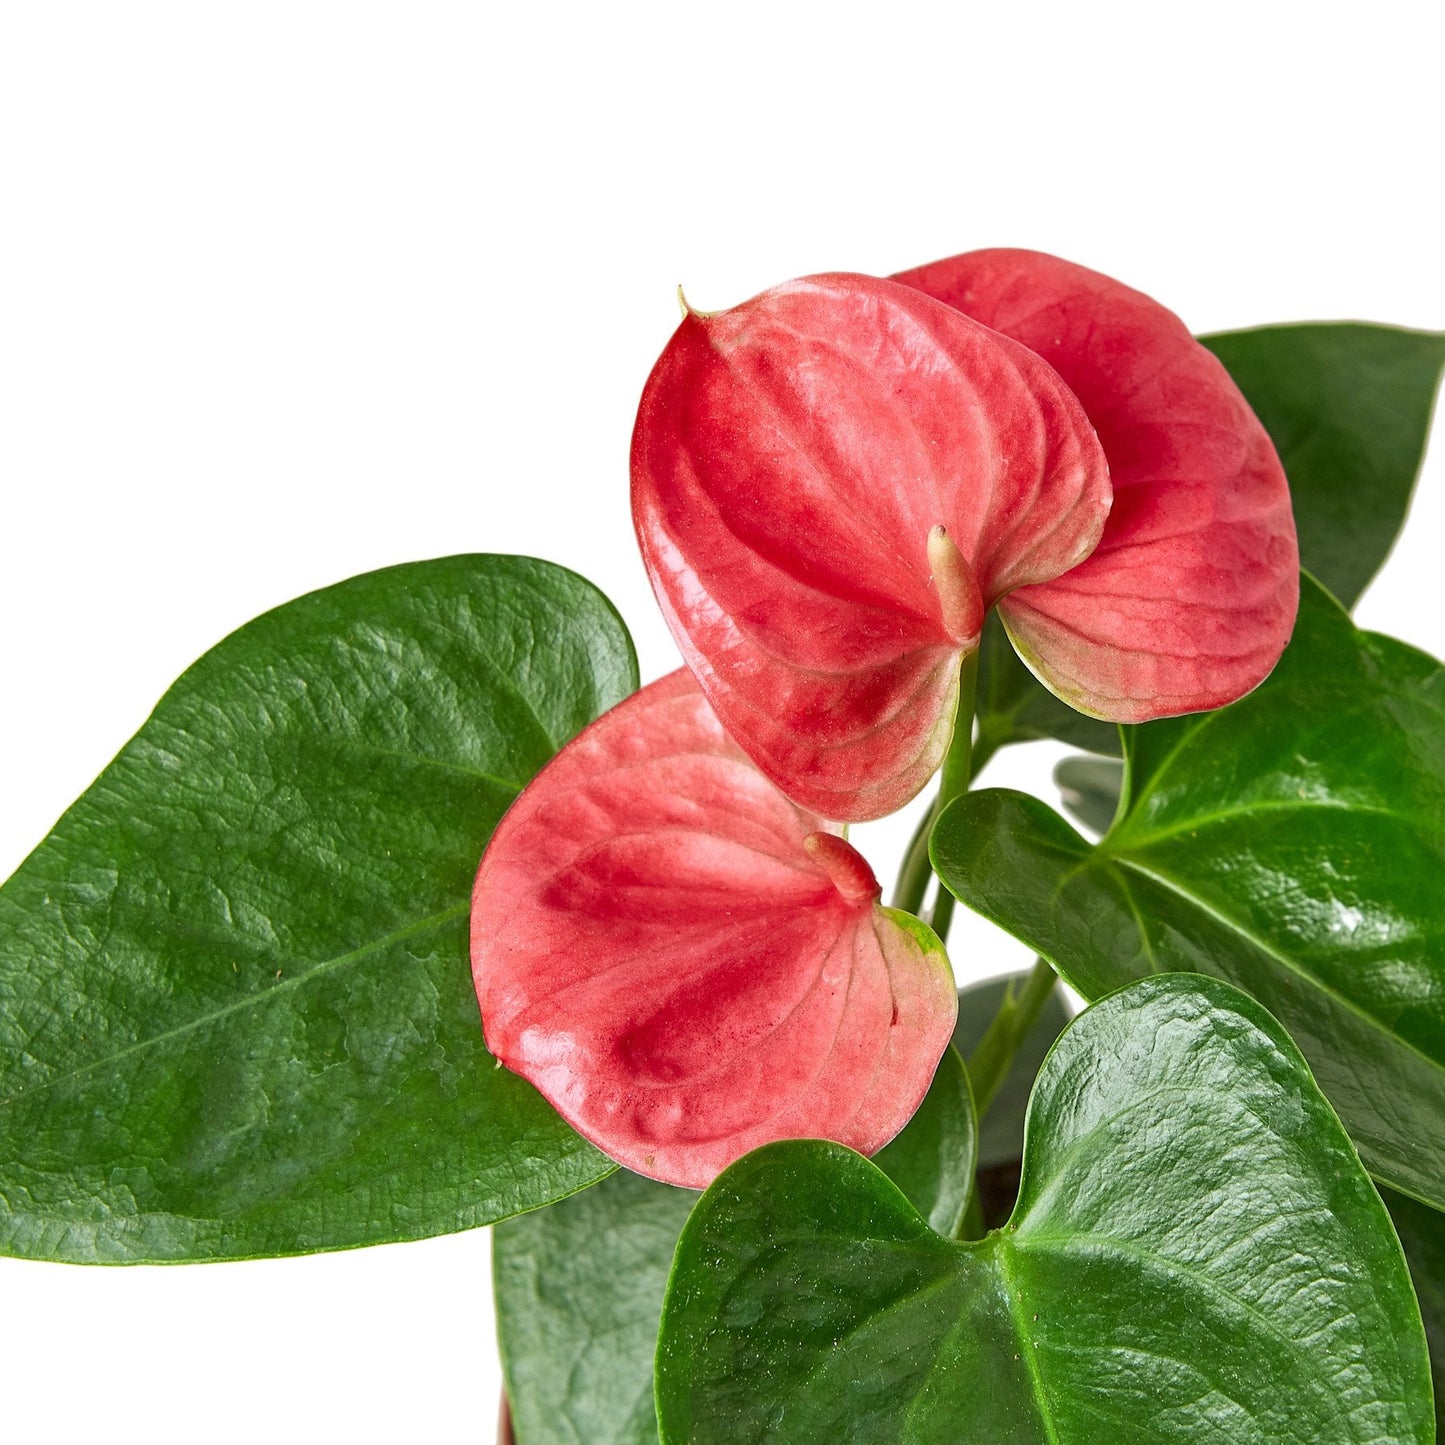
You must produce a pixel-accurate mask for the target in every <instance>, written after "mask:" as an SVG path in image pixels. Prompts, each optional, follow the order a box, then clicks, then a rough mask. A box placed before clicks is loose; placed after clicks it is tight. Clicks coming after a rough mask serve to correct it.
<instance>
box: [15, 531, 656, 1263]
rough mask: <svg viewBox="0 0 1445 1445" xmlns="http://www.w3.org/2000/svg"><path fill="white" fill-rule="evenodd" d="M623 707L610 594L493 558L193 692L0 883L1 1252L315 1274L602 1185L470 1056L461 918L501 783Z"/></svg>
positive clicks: (154, 721)
mask: <svg viewBox="0 0 1445 1445" xmlns="http://www.w3.org/2000/svg"><path fill="white" fill-rule="evenodd" d="M635 685H636V663H635V660H634V657H633V653H632V645H631V642H630V641H629V639H628V637H627V633H626V629H625V628H624V627H623V626H622V623H621V621H620V620H619V619H618V617H617V615H616V613H615V612H614V611H613V610H612V608H611V606H610V605H609V604H608V602H607V601H606V599H605V598H603V597H602V596H601V594H600V593H598V592H597V591H596V590H595V589H594V588H592V587H591V586H590V585H589V584H588V583H586V582H584V581H583V580H582V579H581V578H579V577H576V576H574V575H572V574H571V573H569V572H564V571H562V570H561V569H560V568H557V567H553V566H550V565H548V564H546V563H543V562H534V561H530V560H527V559H524V558H507V557H453V558H448V559H444V560H441V561H435V562H422V563H416V564H414V565H411V566H405V567H394V568H390V569H388V570H386V571H382V572H374V573H371V574H369V575H367V576H364V577H357V578H354V579H352V580H351V581H349V582H343V583H341V584H340V585H339V586H336V587H330V588H327V589H326V590H325V591H322V592H316V593H312V594H311V595H310V596H308V597H303V598H301V599H300V600H299V601H296V602H292V603H290V604H289V605H287V606H285V607H281V608H278V609H277V610H276V611H274V612H270V613H267V614H266V615H265V616H263V617H261V618H258V619H257V620H256V621H254V622H252V623H250V624H249V625H248V626H246V627H243V628H242V629H241V630H240V631H239V632H236V633H234V634H233V635H232V636H231V637H229V638H227V639H226V640H225V641H224V642H222V643H221V644H220V646H218V647H217V648H215V649H214V650H213V651H211V652H209V653H208V654H207V655H206V656H205V657H203V658H202V659H201V660H200V661H199V662H197V663H196V664H195V665H194V666H193V667H192V668H190V669H189V671H187V672H186V673H185V674H184V675H183V676H182V677H181V679H180V680H179V681H178V682H177V683H176V684H175V685H174V686H173V687H172V688H171V690H170V691H169V692H168V693H167V694H166V696H165V697H164V698H163V699H162V700H161V702H160V704H159V706H158V707H157V708H156V711H155V713H154V714H153V715H152V717H151V718H150V720H149V721H148V722H147V723H146V724H145V726H144V727H142V728H141V730H140V732H139V733H137V734H136V736H135V737H134V738H132V739H131V741H130V742H129V743H128V744H127V745H126V746H125V748H124V749H123V750H122V752H121V753H120V755H119V757H117V758H116V760H115V761H114V762H113V763H112V764H111V765H110V766H109V767H108V768H107V769H106V770H105V772H104V773H102V774H101V776H100V777H99V778H98V779H97V780H96V782H95V783H94V784H93V785H92V786H91V787H90V789H89V790H88V791H87V792H86V793H85V794H84V795H83V796H82V797H81V798H80V800H79V801H78V802H77V803H75V804H74V806H73V807H71V808H70V810H69V811H68V812H67V813H66V814H65V816H64V817H63V818H62V819H61V820H60V822H59V823H58V824H57V825H56V827H55V830H54V831H53V832H52V833H51V835H50V836H49V837H48V838H47V839H46V840H45V841H44V842H43V843H42V844H41V845H40V847H39V848H37V849H36V851H35V852H34V853H33V854H32V855H31V856H30V857H29V858H28V859H27V860H26V862H25V863H24V864H23V865H22V866H21V867H20V869H19V871H18V872H17V873H16V874H15V876H14V877H13V878H11V879H10V881H9V882H8V883H6V884H5V886H4V888H3V889H0V1251H3V1252H5V1253H10V1254H18V1255H26V1256H30V1257H34V1258H43V1259H64V1260H74V1261H80V1262H131V1261H139V1260H187V1259H223V1258H231V1257H237V1256H247V1255H264V1254H290V1253H298V1252H302V1251H309V1250H320V1249H339V1248H344V1247H347V1246H351V1245H359V1244H374V1243H378V1242H380V1241H383V1240H396V1239H415V1238H418V1237H421V1236H424V1235H430V1234H438V1233H441V1232H444V1231H447V1230H456V1229H465V1228H468V1227H470V1226H473V1225H478V1224H485V1223H488V1222H490V1221H492V1220H495V1219H498V1218H501V1217H503V1216H506V1215H509V1214H514V1213H516V1212H517V1211H519V1210H523V1209H528V1208H532V1207H534V1206H536V1205H538V1204H541V1203H544V1202H546V1201H548V1200H551V1199H555V1198H558V1197H560V1196H562V1195H566V1194H569V1193H571V1192H572V1191H574V1190H576V1189H580V1188H582V1187H584V1186H585V1185H588V1184H591V1183H593V1182H594V1181H596V1180H597V1179H599V1178H601V1177H602V1176H603V1175H605V1174H607V1173H608V1172H610V1170H611V1168H612V1165H611V1164H610V1163H609V1161H608V1160H606V1159H605V1158H604V1157H603V1156H602V1155H601V1154H599V1153H598V1152H597V1151H596V1150H594V1149H593V1148H592V1147H591V1146H590V1145H588V1144H585V1143H584V1142H583V1141H582V1140H581V1139H579V1138H578V1137H577V1136H576V1135H575V1134H574V1133H573V1132H572V1131H571V1130H570V1129H568V1128H567V1127H566V1126H565V1125H564V1124H563V1123H562V1122H561V1120H559V1119H558V1118H557V1116H556V1114H555V1113H554V1112H553V1110H552V1109H551V1108H550V1107H549V1106H548V1105H547V1104H546V1103H545V1102H544V1101H543V1100H542V1099H541V1097H540V1096H539V1095H538V1094H537V1093H536V1092H535V1091H534V1090H533V1089H532V1088H531V1086H530V1085H528V1084H526V1083H524V1082H523V1081H522V1080H520V1079H518V1078H515V1077H514V1076H512V1075H511V1074H508V1073H506V1072H504V1071H502V1070H500V1069H499V1068H498V1067H497V1066H496V1064H495V1062H494V1061H493V1060H492V1058H491V1057H490V1055H489V1054H488V1053H487V1052H486V1050H485V1048H484V1047H483V1044H482V1032H481V1025H480V1020H479V1018H478V1014H477V1004H476V997H475V994H474V993H473V991H472V985H471V975H470V967H469V961H468V946H467V912H468V898H469V894H470V888H471V882H472V878H473V875H474V873H475V871H476V866H477V860H478V857H479V856H480V854H481V851H482V846H483V845H484V844H485V842H486V840H487V838H488V836H489V835H490V834H491V831H492V828H493V827H494V826H495V825H496V822H497V820H498V819H499V818H500V817H501V815H502V813H503V811H504V810H505V809H506V807H507V806H508V804H509V803H510V802H511V800H512V799H513V798H514V797H515V796H516V794H517V792H518V790H519V789H520V788H521V786H522V785H523V784H524V783H525V782H526V781H527V780H528V779H529V778H530V777H531V776H532V774H533V773H535V772H536V771H537V769H538V768H539V767H541V765H542V764H543V763H545V762H546V761H547V759H548V758H550V757H551V756H552V754H553V752H555V751H556V749H557V748H558V747H560V746H561V745H562V743H564V742H565V741H566V740H567V739H568V738H570V737H571V736H572V735H573V734H574V733H575V732H576V731H577V730H578V729H579V728H581V727H582V726H583V725H584V724H585V723H586V722H588V721H589V720H590V719H591V718H592V717H593V716H594V715H595V714H596V713H598V712H600V711H602V710H603V709H604V708H606V707H609V706H610V705H612V704H613V703H615V702H617V701H618V700H619V699H620V698H622V697H623V696H624V695H626V694H627V693H628V692H629V691H631V690H632V689H633V688H634V687H635Z"/></svg>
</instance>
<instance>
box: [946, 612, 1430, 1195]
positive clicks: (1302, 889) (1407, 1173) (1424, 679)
mask: <svg viewBox="0 0 1445 1445" xmlns="http://www.w3.org/2000/svg"><path fill="white" fill-rule="evenodd" d="M1127 739H1128V775H1127V780H1126V801H1125V809H1124V812H1123V815H1122V816H1121V817H1120V818H1119V819H1118V820H1117V821H1116V822H1115V824H1114V827H1113V828H1112V829H1111V831H1110V832H1109V833H1108V834H1107V835H1106V836H1105V838H1104V839H1103V840H1102V841H1101V842H1100V843H1099V844H1098V845H1096V846H1091V845H1090V844H1089V843H1088V842H1086V841H1085V840H1084V839H1083V838H1081V837H1080V836H1079V835H1078V834H1077V833H1075V832H1074V831H1073V829H1071V828H1070V827H1069V826H1068V825H1067V824H1066V823H1065V822H1064V821H1063V819H1062V818H1060V817H1059V816H1058V815H1057V814H1056V813H1054V812H1053V811H1052V810H1051V809H1049V808H1047V807H1046V806H1045V805H1044V804H1042V803H1040V802H1038V801H1037V800H1036V799H1032V798H1026V797H1024V796H1023V795H1021V794H1016V793H1009V792H1000V791H984V792H979V793H974V794H970V795H969V796H967V797H965V798H962V799H960V800H959V801H958V802H957V803H955V804H954V805H953V806H952V807H951V808H950V809H949V810H948V812H947V813H945V814H944V816H943V817H942V818H941V819H940V820H939V823H938V826H937V828H936V829H935V831H934V835H933V849H934V853H933V857H934V864H935V866H936V867H937V868H938V869H939V871H940V874H941V875H942V877H943V878H944V879H945V881H946V882H947V884H948V886H949V887H950V888H951V889H952V890H953V892H954V893H955V894H957V895H958V897H959V898H961V899H962V900H963V901H964V902H965V903H967V904H969V905H970V906H971V907H973V908H975V909H976V910H977V911H978V912H980V913H982V914H984V915H985V916H986V917H989V918H991V919H993V920H994V921H995V922H996V923H999V924H1000V925H1002V926H1003V927H1004V928H1006V929H1008V930H1009V931H1010V932H1012V933H1014V934H1016V935H1017V936H1018V937H1020V938H1022V939H1023V940H1025V941H1026V942H1027V943H1028V944H1029V945H1030V947H1032V948H1034V949H1036V950H1037V951H1038V952H1040V953H1042V954H1043V955H1044V956H1045V957H1046V958H1048V959H1049V960H1050V961H1051V962H1052V963H1053V964H1054V965H1055V966H1056V967H1057V968H1058V970H1059V971H1060V973H1062V974H1063V976H1064V977H1065V978H1066V979H1067V980H1068V982H1069V983H1071V984H1072V985H1073V986H1074V987H1075V988H1076V989H1078V990H1079V992H1080V993H1082V994H1083V995H1084V996H1085V997H1086V998H1097V997H1099V996H1100V995H1101V994H1103V993H1107V992H1108V991H1110V990H1111V989H1114V988H1117V987H1118V986H1119V985H1121V984H1123V983H1125V982H1127V981H1128V980H1130V979H1132V978H1138V977H1140V976H1142V975H1144V974H1148V973H1153V972H1157V971H1161V970H1166V969H1191V970H1196V971H1198V972H1201V973H1212V974H1216V975H1219V976H1221V977H1224V978H1227V979H1229V980H1230V981H1231V982H1233V983H1235V984H1237V985H1239V986H1240V987H1242V988H1244V989H1246V990H1247V991H1248V992H1250V993H1252V994H1253V995H1254V996H1255V997H1256V998H1258V999H1259V1000H1260V1001H1261V1002H1262V1003H1263V1004H1264V1005H1265V1006H1266V1007H1267V1008H1269V1009H1270V1010H1271V1011H1272V1012H1273V1013H1274V1014H1275V1015H1276V1016H1277V1017H1278V1018H1279V1019H1280V1020H1281V1021H1282V1022H1283V1023H1284V1024H1285V1026H1286V1027H1287V1028H1288V1029H1289V1031H1290V1033H1291V1034H1292V1035H1293V1037H1294V1038H1295V1039H1296V1040H1297V1041H1298V1043H1299V1045H1300V1048H1301V1049H1303V1051H1304V1054H1305V1057H1306V1058H1308V1059H1309V1061H1310V1064H1311V1066H1312V1067H1313V1068H1314V1070H1315V1074H1316V1077H1317V1078H1318V1079H1319V1081H1320V1084H1321V1086H1322V1087H1323V1089H1324V1090H1325V1093H1326V1094H1328V1095H1329V1097H1330V1099H1331V1101H1332V1102H1333V1104H1334V1106H1335V1108H1336V1109H1338V1110H1339V1112H1340V1116H1341V1117H1342V1118H1343V1119H1344V1121H1345V1124H1346V1126H1347V1127H1348V1128H1349V1130H1350V1132H1351V1134H1352V1135H1353V1136H1354V1139H1355V1142H1356V1144H1357V1145H1358V1146H1359V1149H1360V1153H1361V1155H1362V1156H1363V1158H1364V1160H1365V1162H1366V1164H1368V1165H1369V1167H1370V1169H1371V1170H1372V1171H1373V1172H1374V1173H1375V1175H1376V1176H1377V1177H1378V1178H1380V1179H1381V1180H1383V1181H1385V1182H1387V1183H1390V1184H1393V1185H1394V1186H1396V1187H1397V1188H1399V1189H1402V1190H1404V1191H1405V1192H1406V1193H1409V1194H1413V1195H1416V1196H1418V1197H1420V1198H1422V1199H1425V1200H1428V1201H1431V1202H1433V1203H1436V1204H1440V1205H1445V1130H1442V1129H1441V1127H1440V1121H1441V1120H1442V1119H1445V891H1442V889H1441V879H1442V878H1445V669H1442V667H1441V665H1440V664H1439V663H1438V662H1436V661H1435V660H1434V659H1433V658H1430V657H1427V656H1426V655H1425V654H1423V653H1421V652H1417V651H1416V650H1415V649H1413V648H1410V647H1407V646H1405V645H1404V644H1403V643H1400V642H1396V641H1394V640H1393V639H1391V638H1388V637H1380V636H1377V635H1373V634H1370V633H1363V632H1358V631H1356V629H1355V628H1354V627H1353V626H1352V625H1351V623H1350V620H1349V618H1348V616H1347V615H1346V614H1345V613H1344V612H1343V610H1341V608H1340V607H1339V606H1338V605H1337V604H1336V603H1335V602H1334V601H1333V599H1331V598H1330V597H1329V596H1328V594H1326V593H1325V592H1324V591H1323V589H1321V588H1320V587H1319V586H1318V585H1316V584H1313V583H1308V584H1307V585H1306V587H1305V589H1304V594H1303V597H1302V601H1301V607H1300V618H1299V623H1298V625H1297V627H1296V630H1295V637H1294V641H1293V642H1292V643H1291V644H1290V646H1289V648H1288V650H1287V651H1286V652H1285V655H1284V658H1283V660H1282V661H1281V662H1280V665H1279V666H1278V668H1276V670H1275V672H1274V674H1273V675H1272V676H1271V677H1270V679H1269V680H1268V681H1267V682H1266V683H1265V684H1264V685H1263V686H1262V687H1260V688H1258V689H1257V690H1256V691H1255V692H1253V693H1251V694H1250V696H1248V697H1247V698H1244V699H1242V700H1241V701H1240V702H1237V703H1235V704H1234V705H1233V706H1231V707H1228V708H1223V709H1221V710H1219V711H1218V712H1214V713H1207V714H1199V715H1195V716H1193V717H1187V718H1175V719H1170V720H1168V721H1166V722H1159V723H1150V724H1148V725H1147V726H1144V727H1140V728H1133V729H1129V730H1128V732H1127Z"/></svg>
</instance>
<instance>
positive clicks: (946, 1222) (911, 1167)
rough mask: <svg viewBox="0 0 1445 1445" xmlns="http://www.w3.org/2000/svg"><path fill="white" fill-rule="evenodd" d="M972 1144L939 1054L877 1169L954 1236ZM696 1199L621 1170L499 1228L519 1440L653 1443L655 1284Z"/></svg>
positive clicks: (963, 1100)
mask: <svg viewBox="0 0 1445 1445" xmlns="http://www.w3.org/2000/svg"><path fill="white" fill-rule="evenodd" d="M975 1138H976V1133H975V1127H974V1118H973V1100H972V1097H971V1095H970V1094H969V1091H968V1075H967V1073H966V1072H965V1071H964V1067H963V1060H962V1059H960V1058H959V1056H958V1055H957V1053H955V1052H954V1050H953V1049H949V1050H947V1051H946V1052H945V1054H944V1056H943V1059H942V1061H941V1062H940V1063H939V1067H938V1072H937V1074H935V1075H934V1079H933V1084H932V1086H931V1087H930V1089H929V1091H928V1093H927V1095H925V1097H924V1100H923V1103H922V1104H921V1105H920V1106H919V1109H918V1112H917V1113H916V1114H915V1115H914V1116H913V1118H912V1120H910V1122H909V1123H908V1125H907V1127H905V1128H904V1130H903V1132H902V1133H901V1134H899V1135H898V1137H897V1138H896V1139H894V1140H893V1142H892V1143H891V1144H888V1145H886V1146H885V1147H884V1148H883V1149H882V1150H880V1151H879V1153H878V1155H877V1156H876V1163H877V1165H878V1166H879V1167H880V1168H881V1169H882V1170H883V1171H884V1172H885V1173H886V1174H887V1175H888V1177H889V1178H891V1179H892V1180H893V1182H894V1184H895V1185H896V1187H897V1188H899V1189H900V1190H902V1192H903V1194H904V1197H905V1198H907V1199H908V1200H909V1201H910V1202H911V1203H912V1205H913V1206H914V1208H915V1209H917V1210H919V1211H920V1213H922V1214H923V1215H924V1217H925V1218H927V1219H928V1221H929V1222H930V1223H931V1224H932V1226H933V1228H935V1229H937V1230H939V1231H940V1232H941V1233H944V1234H952V1233H953V1232H954V1231H955V1230H956V1229H957V1228H958V1226H959V1225H960V1223H961V1222H962V1220H963V1213H964V1208H965V1206H966V1205H967V1203H968V1189H969V1184H970V1181H971V1180H972V1178H973V1161H974V1148H975ZM697 1198H698V1196H697V1195H696V1194H694V1193H692V1192H690V1191H688V1190H683V1189H674V1188H672V1187H671V1186H670V1185H666V1184H657V1183H655V1182H653V1181H652V1180H650V1179H643V1178H641V1177H639V1176H638V1175H636V1174H630V1173H628V1172H627V1171H626V1170H619V1171H618V1173H617V1174H615V1175H614V1176H613V1177H612V1178H611V1179H607V1180H604V1181H603V1182H602V1183H601V1184H599V1185H598V1186H597V1187H596V1188H595V1189H588V1190H586V1191H585V1192H583V1193H581V1194H576V1195H574V1196H573V1197H572V1198H570V1199H564V1200H563V1201H562V1202H561V1203H560V1204H556V1205H553V1206H552V1207H551V1208H550V1209H539V1210H537V1211H536V1212H535V1213H532V1214H526V1215H523V1216H522V1217H521V1218H520V1219H512V1220H508V1221H507V1222H506V1223H504V1224H499V1225H498V1226H497V1228H496V1229H495V1231H494V1232H493V1235H492V1269H493V1279H494V1281H495V1285H496V1293H497V1329H498V1334H499V1336H500V1340H501V1347H502V1363H503V1368H504V1370H505V1372H506V1380H507V1394H508V1398H509V1399H510V1400H511V1402H512V1413H513V1417H514V1420H515V1424H516V1431H517V1438H518V1440H520V1441H522V1442H523V1445H647V1442H653V1445H655V1442H656V1440H657V1417H656V1415H655V1413H654V1411H653V1405H652V1396H653V1385H652V1357H653V1353H654V1351H655V1349H656V1345H657V1328H658V1320H659V1318H660V1316H661V1313H662V1296H663V1290H664V1288H665V1287H666V1284H667V1276H668V1271H669V1270H670V1269H671V1268H672V1256H673V1251H674V1249H675V1248H676V1246H677V1238H678V1235H679V1234H680V1233H681V1232H682V1227H683V1224H684V1223H685V1221H686V1219H687V1214H688V1210H689V1209H691V1208H692V1206H693V1203H694V1201H695V1200H696V1199H697Z"/></svg>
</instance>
